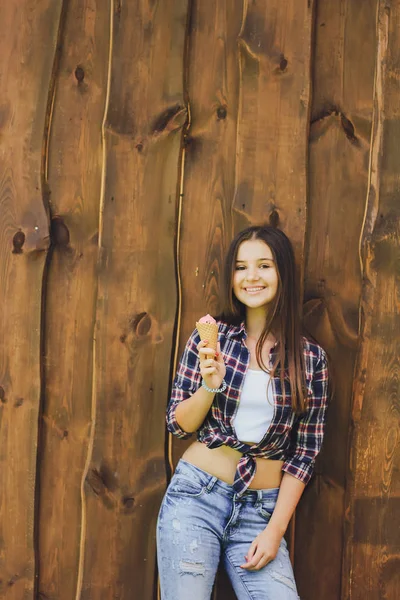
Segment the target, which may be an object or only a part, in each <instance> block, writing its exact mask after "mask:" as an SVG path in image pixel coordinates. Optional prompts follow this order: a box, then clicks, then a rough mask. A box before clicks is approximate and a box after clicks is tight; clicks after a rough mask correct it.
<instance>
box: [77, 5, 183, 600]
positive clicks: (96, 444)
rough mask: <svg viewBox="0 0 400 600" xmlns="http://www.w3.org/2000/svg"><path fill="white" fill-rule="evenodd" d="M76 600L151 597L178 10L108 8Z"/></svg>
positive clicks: (178, 93)
mask: <svg viewBox="0 0 400 600" xmlns="http://www.w3.org/2000/svg"><path fill="white" fill-rule="evenodd" d="M112 16H113V24H112V31H113V35H112V59H111V78H110V98H109V104H108V110H107V120H106V123H105V140H104V141H105V148H106V154H105V158H106V163H105V188H104V196H103V201H102V205H101V207H100V214H101V224H100V238H99V245H100V252H101V257H100V263H99V288H98V304H97V317H96V328H95V345H94V348H95V373H94V385H95V398H94V400H95V412H96V420H95V425H94V427H93V451H92V454H91V460H90V464H89V468H88V472H87V477H86V484H85V514H86V520H85V522H84V524H83V526H84V528H85V533H84V537H85V560H84V571H83V579H82V592H81V598H82V600H84V599H87V598H90V599H91V600H93V599H96V598H97V599H100V598H104V599H105V598H110V597H111V596H113V597H118V598H120V599H121V600H122V599H126V600H127V599H128V598H141V599H142V598H143V599H144V600H145V599H146V598H148V599H149V598H152V597H153V584H154V575H155V525H156V517H157V512H158V509H159V506H160V502H161V498H162V494H163V492H164V490H165V484H166V474H165V456H164V440H165V409H166V403H167V398H168V396H167V394H168V387H169V377H170V359H171V352H172V335H173V326H174V318H175V312H176V296H177V292H176V273H175V261H174V252H175V245H174V244H175V240H174V236H175V227H176V201H177V190H178V185H179V169H180V154H181V137H182V128H183V126H184V124H185V121H186V118H187V111H186V109H185V106H184V100H183V86H182V81H183V73H182V68H183V60H182V58H183V53H184V40H185V32H186V19H187V5H186V3H185V2H184V3H176V2H173V0H168V1H167V2H165V1H163V2H161V1H159V2H153V3H151V4H149V3H147V2H144V1H143V2H137V3H135V4H134V5H132V4H129V3H124V4H119V3H117V4H115V5H114V12H113V14H112Z"/></svg>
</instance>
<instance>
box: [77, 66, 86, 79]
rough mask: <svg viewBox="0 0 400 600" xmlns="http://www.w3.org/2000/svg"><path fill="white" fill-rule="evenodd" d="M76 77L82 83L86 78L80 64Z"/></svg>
mask: <svg viewBox="0 0 400 600" xmlns="http://www.w3.org/2000/svg"><path fill="white" fill-rule="evenodd" d="M75 77H76V80H77V82H78V83H82V81H83V80H84V79H85V71H84V70H83V68H82V67H81V66H79V65H78V66H77V67H76V69H75Z"/></svg>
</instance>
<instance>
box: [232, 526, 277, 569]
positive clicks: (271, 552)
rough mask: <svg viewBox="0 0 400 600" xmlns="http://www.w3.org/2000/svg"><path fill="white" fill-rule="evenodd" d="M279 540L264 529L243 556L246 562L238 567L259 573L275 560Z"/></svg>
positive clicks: (275, 535)
mask: <svg viewBox="0 0 400 600" xmlns="http://www.w3.org/2000/svg"><path fill="white" fill-rule="evenodd" d="M281 540H282V536H281V535H279V534H277V533H275V532H274V531H273V530H269V529H268V527H266V528H265V529H264V530H263V531H262V532H261V533H259V534H258V536H257V537H256V539H255V540H254V541H253V543H252V544H251V546H250V548H249V550H248V552H247V554H246V556H245V559H246V560H247V562H246V563H245V564H243V565H240V567H241V568H242V569H247V570H248V571H259V570H260V569H262V568H263V567H265V565H267V564H268V563H269V562H271V561H272V560H274V558H276V555H277V554H278V550H279V545H280V543H281Z"/></svg>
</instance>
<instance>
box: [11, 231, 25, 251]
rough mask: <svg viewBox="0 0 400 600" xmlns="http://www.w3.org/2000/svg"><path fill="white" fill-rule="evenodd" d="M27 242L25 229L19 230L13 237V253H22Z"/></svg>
mask: <svg viewBox="0 0 400 600" xmlns="http://www.w3.org/2000/svg"><path fill="white" fill-rule="evenodd" d="M24 244H25V234H24V232H23V231H21V230H20V231H17V233H16V234H15V235H14V237H13V254H21V253H22V246H23V245H24Z"/></svg>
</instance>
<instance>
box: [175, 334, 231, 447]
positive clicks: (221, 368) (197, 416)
mask: <svg viewBox="0 0 400 600" xmlns="http://www.w3.org/2000/svg"><path fill="white" fill-rule="evenodd" d="M199 339H200V338H199V336H198V333H197V330H195V331H194V332H193V334H192V335H191V336H190V338H189V340H188V342H187V344H186V347H185V350H184V353H183V355H182V358H181V361H180V363H179V368H178V372H177V375H176V377H175V380H174V384H173V386H172V395H171V400H170V404H169V407H168V411H167V427H168V430H169V431H170V432H171V433H173V434H174V435H177V436H178V437H180V438H188V437H190V436H191V434H192V433H193V432H194V431H196V430H197V429H198V428H199V427H200V426H201V424H202V423H203V421H204V419H205V417H206V415H207V413H208V411H209V410H210V407H211V405H212V403H213V400H214V396H215V394H214V393H213V392H208V391H207V390H206V389H205V388H203V387H202V386H201V378H203V379H204V380H205V382H206V384H207V385H208V386H209V387H210V388H218V387H220V385H221V382H222V380H223V378H224V376H225V372H226V369H225V364H224V361H223V358H222V355H221V350H220V345H219V344H218V352H217V353H215V351H214V350H212V349H211V348H207V343H206V342H205V341H199ZM210 355H211V356H213V358H207V357H208V356H210Z"/></svg>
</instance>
